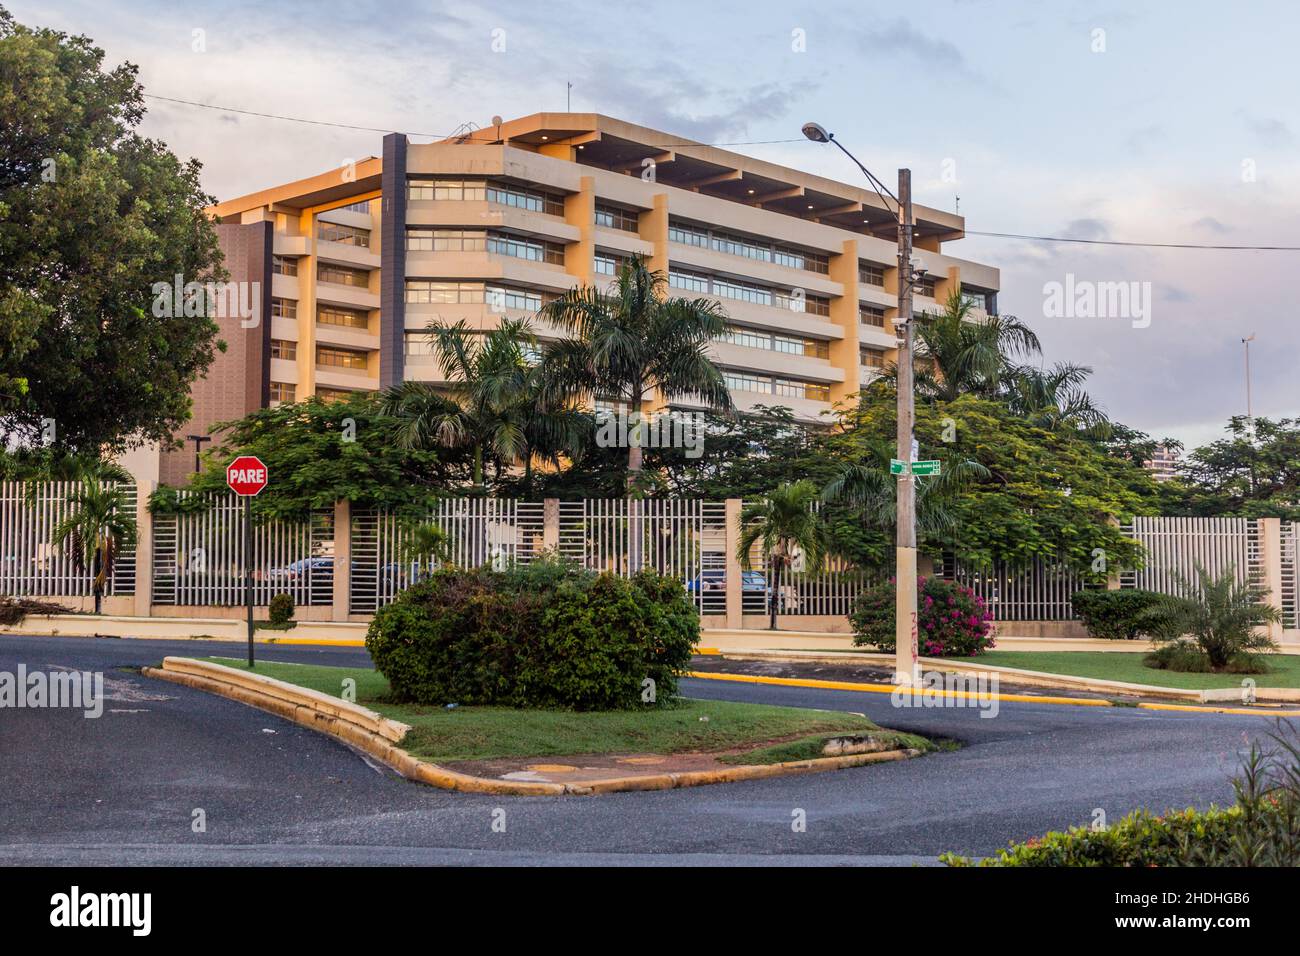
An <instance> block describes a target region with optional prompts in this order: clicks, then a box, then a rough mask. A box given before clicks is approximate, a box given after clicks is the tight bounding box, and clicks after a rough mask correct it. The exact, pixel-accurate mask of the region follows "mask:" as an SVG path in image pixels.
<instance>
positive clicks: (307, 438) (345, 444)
mask: <svg viewBox="0 0 1300 956" xmlns="http://www.w3.org/2000/svg"><path fill="white" fill-rule="evenodd" d="M379 406H380V403H379V399H378V398H377V397H376V396H373V395H367V394H365V393H362V392H355V393H352V394H351V395H349V396H348V397H347V398H344V399H339V400H338V401H332V402H326V401H322V400H321V399H319V398H314V397H313V398H309V399H307V400H306V401H303V402H297V403H286V404H282V405H277V406H275V407H273V408H263V409H259V410H258V411H255V412H253V413H252V414H250V415H247V416H245V417H244V418H241V419H239V420H238V421H234V422H222V423H220V424H218V425H216V426H214V429H213V430H214V431H216V432H218V433H219V434H220V435H221V444H220V445H219V446H218V447H217V448H216V449H215V450H209V451H206V452H204V454H203V461H204V468H203V470H202V471H201V472H200V473H199V474H198V475H196V476H195V477H194V479H193V481H192V482H191V484H190V488H191V489H192V490H194V491H199V492H224V490H225V488H226V465H228V464H229V463H230V461H231V459H233V458H234V457H235V456H236V455H240V454H248V455H256V456H257V457H259V458H261V459H262V461H264V462H265V463H266V466H267V470H268V472H269V474H270V476H271V482H272V484H271V489H270V491H268V492H263V493H262V494H260V495H258V496H257V497H256V498H254V499H253V513H254V516H255V517H257V518H259V519H265V518H284V519H292V520H304V519H306V518H307V517H309V516H310V514H311V512H312V511H313V510H315V509H319V508H331V507H333V506H334V502H336V501H339V500H343V499H346V500H348V501H351V502H353V506H354V507H356V508H383V509H389V510H394V511H400V512H403V513H423V512H424V511H425V510H427V508H428V507H429V504H430V502H431V501H432V500H433V499H434V498H436V497H438V496H440V495H442V494H446V493H448V492H449V491H450V489H451V488H453V487H454V486H457V485H460V484H462V483H464V482H465V481H466V480H467V479H468V477H469V461H468V457H467V454H466V453H465V452H464V451H463V450H459V451H458V450H456V449H449V450H446V451H444V452H443V453H441V454H438V453H435V452H432V451H425V450H423V449H411V448H406V447H403V446H402V445H399V444H398V443H397V442H395V441H394V440H393V436H392V433H391V429H392V427H393V425H392V422H391V421H390V420H389V419H388V418H386V417H385V416H384V415H383V414H382V413H381V410H380V407H379ZM177 506H178V499H177V496H176V493H175V491H174V490H169V489H163V490H160V491H159V492H157V493H155V498H154V507H155V509H161V510H168V509H172V508H175V507H177ZM201 506H202V502H201V501H198V500H196V501H194V504H193V507H196V508H198V507H201Z"/></svg>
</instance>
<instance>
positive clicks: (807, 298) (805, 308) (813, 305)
mask: <svg viewBox="0 0 1300 956" xmlns="http://www.w3.org/2000/svg"><path fill="white" fill-rule="evenodd" d="M772 304H773V305H775V306H776V307H777V308H780V309H789V310H790V311H791V312H805V313H807V314H808V315H830V314H831V300H830V299H826V298H823V297H822V296H819V295H789V294H787V293H785V292H777V293H776V294H775V295H774V296H773V297H772Z"/></svg>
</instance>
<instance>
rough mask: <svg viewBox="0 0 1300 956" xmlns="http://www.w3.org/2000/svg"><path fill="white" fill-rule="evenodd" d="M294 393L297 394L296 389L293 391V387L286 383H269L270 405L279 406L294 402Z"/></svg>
mask: <svg viewBox="0 0 1300 956" xmlns="http://www.w3.org/2000/svg"><path fill="white" fill-rule="evenodd" d="M296 393H297V389H295V388H294V386H292V385H290V384H288V383H287V382H272V383H271V404H272V405H279V404H280V403H281V402H292V401H295V398H294V396H295V394H296Z"/></svg>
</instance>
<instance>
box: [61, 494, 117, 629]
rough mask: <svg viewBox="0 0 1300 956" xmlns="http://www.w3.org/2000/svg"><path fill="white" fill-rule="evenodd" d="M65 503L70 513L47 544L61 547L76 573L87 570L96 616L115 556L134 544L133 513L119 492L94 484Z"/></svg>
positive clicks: (72, 495) (71, 496)
mask: <svg viewBox="0 0 1300 956" xmlns="http://www.w3.org/2000/svg"><path fill="white" fill-rule="evenodd" d="M68 504H70V505H71V506H72V510H71V512H70V513H69V514H68V516H67V517H66V518H64V519H63V520H62V521H60V522H59V523H58V524H57V525H55V527H54V534H53V536H52V539H51V541H50V543H51V544H53V545H54V546H56V547H60V548H65V549H66V550H67V552H68V554H69V555H70V556H71V557H72V562H73V567H75V568H76V569H77V570H78V571H85V570H86V569H87V568H89V569H90V573H91V575H92V578H91V587H92V590H93V592H94V595H95V613H96V614H98V613H100V609H101V606H102V602H103V599H104V589H105V587H106V586H107V584H108V579H109V578H111V577H112V576H113V564H114V562H115V561H116V560H117V555H118V554H119V552H121V551H122V550H123V549H124V548H129V547H131V546H132V545H133V544H135V536H136V530H135V514H134V513H132V510H131V505H130V502H129V501H128V500H127V497H126V495H125V494H124V493H123V491H122V489H120V488H118V487H116V486H114V485H110V484H101V483H99V482H96V481H84V482H82V484H81V486H80V487H79V488H78V489H77V490H76V491H74V492H72V493H71V494H70V495H68Z"/></svg>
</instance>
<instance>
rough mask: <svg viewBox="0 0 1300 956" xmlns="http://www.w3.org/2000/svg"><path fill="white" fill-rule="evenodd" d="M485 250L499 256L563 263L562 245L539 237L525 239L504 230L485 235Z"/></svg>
mask: <svg viewBox="0 0 1300 956" xmlns="http://www.w3.org/2000/svg"><path fill="white" fill-rule="evenodd" d="M487 251H488V252H492V253H495V254H497V255H500V256H513V257H514V258H516V259H527V260H529V261H530V262H546V263H550V264H551V265H557V266H562V265H564V246H562V245H560V244H559V243H555V242H545V241H543V240H541V239H525V238H523V237H522V236H513V235H510V234H509V233H504V232H491V233H488V236H487Z"/></svg>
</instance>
